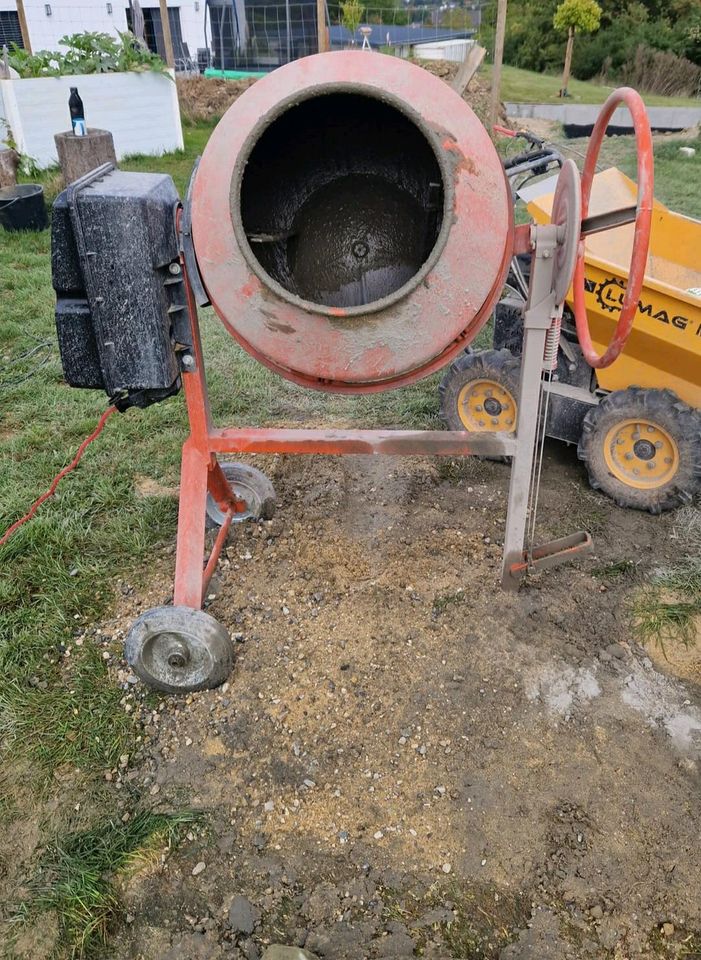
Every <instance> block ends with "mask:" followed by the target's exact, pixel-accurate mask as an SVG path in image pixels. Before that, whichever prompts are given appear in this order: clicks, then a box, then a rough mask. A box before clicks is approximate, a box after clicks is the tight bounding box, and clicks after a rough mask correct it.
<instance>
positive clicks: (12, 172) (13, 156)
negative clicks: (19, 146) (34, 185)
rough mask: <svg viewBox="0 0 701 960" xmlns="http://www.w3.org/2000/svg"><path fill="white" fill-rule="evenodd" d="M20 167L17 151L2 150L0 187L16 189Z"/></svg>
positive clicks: (0, 157)
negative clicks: (18, 168)
mask: <svg viewBox="0 0 701 960" xmlns="http://www.w3.org/2000/svg"><path fill="white" fill-rule="evenodd" d="M18 166H19V154H18V153H17V152H16V151H15V150H12V149H9V150H0V187H14V185H15V184H16V183H17V167H18Z"/></svg>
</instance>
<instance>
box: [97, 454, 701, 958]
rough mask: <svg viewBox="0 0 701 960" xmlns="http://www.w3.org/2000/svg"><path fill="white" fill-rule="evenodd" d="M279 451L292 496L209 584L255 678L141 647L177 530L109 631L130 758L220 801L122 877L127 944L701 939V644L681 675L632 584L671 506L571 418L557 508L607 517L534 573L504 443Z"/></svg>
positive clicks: (631, 945) (237, 542) (621, 944)
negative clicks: (508, 499) (174, 663)
mask: <svg viewBox="0 0 701 960" xmlns="http://www.w3.org/2000/svg"><path fill="white" fill-rule="evenodd" d="M259 465H261V464H260V461H259ZM264 465H265V466H266V469H267V471H268V472H269V474H270V476H271V477H272V479H273V481H274V483H275V486H276V490H277V495H278V503H279V506H278V512H277V514H276V517H275V518H274V519H273V520H272V521H268V522H265V523H262V524H255V523H253V524H249V525H241V526H239V527H237V528H236V529H235V531H234V533H233V534H232V536H231V540H230V544H229V546H228V549H227V553H226V558H225V559H224V560H223V562H222V564H221V567H220V571H219V573H218V574H217V581H216V583H215V584H214V586H213V588H212V593H211V594H210V599H209V601H208V610H209V612H210V613H211V614H213V615H214V616H216V617H217V618H219V619H220V620H221V621H222V622H223V623H225V624H226V626H227V627H228V628H229V630H230V631H231V633H232V635H233V636H234V638H235V640H236V645H237V661H236V667H235V670H234V673H233V674H232V676H231V678H230V680H229V682H228V683H227V684H226V685H224V686H223V687H222V688H221V689H219V690H216V691H212V692H205V693H200V694H195V695H193V696H189V697H187V698H183V699H179V700H178V699H174V698H164V699H162V700H160V701H158V700H155V699H154V698H153V696H152V695H151V696H148V697H146V695H145V691H144V689H143V688H142V686H141V685H140V684H136V683H135V682H134V680H135V678H134V677H133V676H130V675H129V674H128V671H127V670H126V669H125V666H124V663H123V661H119V659H118V658H119V655H120V649H121V641H122V638H123V634H124V631H125V630H127V629H128V627H129V625H130V623H131V621H132V619H133V618H134V617H135V616H136V615H137V614H138V613H139V612H140V611H142V610H144V609H147V608H149V607H151V606H154V605H157V604H160V603H163V602H167V601H168V600H169V598H170V596H171V580H170V576H171V573H172V553H170V552H169V553H168V554H167V555H166V556H165V557H164V558H162V561H161V562H160V564H159V565H160V569H157V568H156V569H154V567H153V565H152V567H151V570H150V572H149V574H148V577H147V579H146V581H145V583H139V582H130V583H128V584H127V583H122V585H121V587H122V589H121V593H122V594H123V595H124V600H123V603H122V604H120V609H119V610H118V611H117V616H116V617H115V619H114V620H111V621H109V622H108V623H106V624H103V625H102V626H101V628H100V629H101V631H102V632H101V633H99V634H97V635H96V636H95V642H98V643H100V644H101V645H103V646H105V647H106V648H107V649H108V650H112V651H113V655H114V657H115V679H116V680H117V681H118V682H121V683H122V684H123V686H124V688H125V691H126V692H125V701H124V702H125V708H126V709H129V710H135V711H140V713H141V717H142V720H143V723H144V731H143V734H144V740H143V752H142V755H141V756H135V757H133V758H130V759H129V760H128V761H127V762H125V764H124V766H123V768H122V769H120V770H115V771H111V772H108V776H109V778H110V779H112V778H113V777H114V779H115V781H116V786H117V788H123V789H135V788H138V789H143V790H144V792H145V793H146V794H147V795H148V796H150V797H152V798H153V802H154V803H156V804H158V805H160V807H161V808H163V809H173V808H176V807H178V806H182V805H183V803H186V804H190V805H192V806H194V807H196V808H198V809H200V810H201V811H202V812H203V814H204V819H203V821H202V826H201V827H200V828H198V829H193V830H192V831H191V832H190V834H189V835H188V840H187V842H186V843H185V844H184V845H183V846H181V847H180V848H179V849H178V850H176V851H174V852H173V853H172V854H171V855H170V856H168V857H167V858H163V860H162V861H160V862H159V865H156V866H151V867H150V868H148V869H146V870H143V871H141V872H138V873H136V874H135V875H134V876H133V878H132V879H131V880H130V881H128V882H127V883H125V885H124V889H123V891H122V895H123V898H124V909H125V911H126V912H127V913H126V920H127V922H126V923H125V924H124V925H123V926H122V928H121V930H120V932H119V935H118V938H117V942H118V946H117V952H116V955H117V956H118V957H119V958H121V960H127V958H129V960H136V958H143V960H176V958H181V960H185V958H187V960H189V958H199V957H202V958H208V960H209V958H212V960H214V958H223V957H233V958H248V960H250V958H257V957H259V956H260V954H261V952H262V950H263V949H264V947H265V945H266V944H268V943H284V944H298V945H300V946H302V945H303V946H305V948H306V949H307V950H308V951H310V953H311V955H312V956H315V957H321V958H324V960H327V958H328V960H343V958H348V960H351V958H352V960H360V958H364V957H368V958H376V957H390V956H392V957H411V956H425V957H431V958H434V960H435V958H446V960H447V958H451V957H452V958H457V957H459V958H477V957H484V958H500V960H545V958H556V960H565V958H568V960H579V958H588V957H591V958H616V960H624V958H629V957H639V956H642V957H678V958H682V957H686V958H692V957H700V956H701V937H700V936H699V933H698V931H701V862H700V860H699V831H700V826H701V811H700V809H699V803H698V790H699V781H700V778H699V767H698V761H699V756H700V754H701V709H700V707H701V689H700V687H699V681H700V680H701V663H700V662H699V658H698V657H697V658H696V660H694V659H693V657H690V656H689V655H688V654H687V655H685V657H684V658H683V670H682V671H680V672H682V673H683V674H684V676H685V680H684V683H682V682H681V681H680V680H679V679H678V678H676V677H675V676H674V668H673V664H672V663H670V662H668V661H666V660H665V659H664V657H662V656H659V655H657V656H656V657H655V661H653V660H652V659H651V658H650V657H649V656H648V653H647V652H646V651H645V650H643V649H641V648H640V647H639V646H637V645H636V644H635V643H634V642H633V641H632V638H631V633H630V628H629V625H628V618H627V613H626V604H627V600H628V597H629V596H630V592H631V590H632V589H633V588H634V586H635V583H636V582H639V581H644V578H645V575H646V571H649V570H650V569H652V568H653V567H654V566H656V565H660V564H663V563H664V562H665V561H667V560H669V559H670V558H671V557H672V556H673V555H674V552H675V550H676V549H677V547H676V546H675V541H674V539H672V538H670V532H671V531H672V529H673V524H674V520H673V517H670V516H669V515H668V516H663V517H651V516H648V515H645V514H640V513H635V512H633V511H626V510H621V509H618V508H616V507H614V506H613V505H612V504H611V503H610V502H609V501H607V500H605V499H603V498H601V497H599V496H598V495H596V494H594V493H593V492H592V491H590V490H589V488H588V487H587V486H586V484H585V481H584V479H583V475H582V471H581V468H580V466H579V464H578V463H577V460H576V457H575V454H574V452H573V451H572V450H570V449H567V448H566V447H564V446H563V445H558V444H552V445H551V446H549V447H548V448H547V458H546V463H545V468H544V474H545V480H544V490H543V492H542V494H541V508H540V518H541V520H540V535H541V536H542V537H543V538H546V537H548V536H550V535H557V534H563V533H565V532H571V531H572V530H573V529H575V528H577V527H578V526H588V527H589V528H591V529H592V531H593V533H594V534H595V537H596V554H595V556H593V557H591V558H589V559H587V560H585V561H582V562H580V563H579V564H578V565H576V566H571V567H567V568H561V569H558V570H555V571H550V572H548V573H546V574H541V575H539V576H538V577H536V578H535V579H533V580H531V581H530V582H529V583H528V584H527V585H526V586H525V587H523V588H522V589H521V590H520V592H518V593H516V594H507V593H503V592H501V591H500V590H499V588H498V577H499V569H500V559H501V548H500V542H501V538H502V533H503V527H504V496H505V493H506V488H507V483H508V467H507V466H505V465H503V464H495V463H487V462H481V461H467V462H465V463H464V464H457V463H455V462H447V463H446V462H442V463H441V462H439V461H435V460H434V461H432V460H420V459H397V460H393V459H384V458H377V459H372V458H363V457H348V458H331V459H323V458H310V459H304V458H294V457H289V458H282V457H276V458H273V457H271V458H265V460H264ZM626 560H630V561H632V562H633V565H634V569H635V572H634V573H633V575H632V576H631V574H630V572H626V573H623V574H622V575H620V576H619V575H618V573H617V572H620V570H621V569H626V570H627V571H629V570H630V565H628V566H626V565H625V564H622V563H621V561H626ZM154 577H157V586H156V587H155V588H154V587H153V586H151V587H150V588H149V587H148V585H147V584H148V583H151V584H153V583H154ZM236 897H238V898H239V899H238V900H234V898H236ZM241 898H245V899H241Z"/></svg>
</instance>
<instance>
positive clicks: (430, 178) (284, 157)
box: [192, 51, 513, 393]
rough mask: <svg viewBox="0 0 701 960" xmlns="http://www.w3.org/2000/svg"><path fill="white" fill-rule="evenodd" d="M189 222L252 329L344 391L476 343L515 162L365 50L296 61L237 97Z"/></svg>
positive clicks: (448, 98)
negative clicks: (506, 169) (506, 168)
mask: <svg viewBox="0 0 701 960" xmlns="http://www.w3.org/2000/svg"><path fill="white" fill-rule="evenodd" d="M192 231H193V242H194V248H195V253H196V256H197V262H198V266H199V270H200V274H201V277H202V281H203V284H204V286H205V289H206V291H207V293H208V295H209V297H210V299H211V301H212V304H213V306H214V308H215V309H216V311H217V313H218V314H219V316H220V317H221V319H222V320H223V322H224V323H225V324H226V326H227V327H228V328H229V330H230V332H231V333H232V334H233V336H234V337H235V338H236V339H237V340H238V341H239V343H241V345H242V346H243V347H245V349H246V350H248V351H249V352H250V353H251V354H252V355H253V356H255V357H256V358H257V359H258V360H260V361H261V362H262V363H264V364H265V365H266V366H268V367H270V368H271V369H273V370H275V371H277V372H278V373H280V374H282V375H283V376H285V377H287V378H288V379H291V380H294V381H296V382H297V383H302V384H305V385H307V386H310V387H315V388H317V389H322V390H330V391H336V392H347V393H363V392H368V391H373V390H382V389H387V388H390V387H394V386H400V385H403V384H406V383H411V382H413V381H414V380H417V379H419V378H420V377H422V376H425V375H427V374H428V373H431V372H433V371H434V370H437V369H439V368H440V367H442V366H443V365H444V364H445V363H447V362H448V360H450V358H451V357H452V356H454V355H455V354H456V353H458V352H459V351H460V350H462V349H463V348H464V347H465V346H467V344H468V343H469V342H470V340H472V339H473V337H474V336H475V335H476V334H477V333H478V332H479V330H480V328H481V327H482V326H483V324H484V323H485V322H486V320H487V319H488V317H489V315H490V313H491V310H492V307H493V305H494V302H495V301H496V299H497V298H498V296H499V294H500V292H501V288H502V285H503V281H504V278H505V275H506V272H507V270H508V264H509V259H510V256H511V251H512V245H513V220H512V205H511V197H510V193H509V189H508V186H507V183H506V179H505V177H504V173H503V169H502V165H501V162H500V160H499V157H498V155H497V153H496V150H495V149H494V146H493V144H492V142H491V140H490V138H489V136H488V134H487V132H486V130H485V129H484V127H483V126H482V124H481V123H480V121H479V120H478V119H477V117H476V116H475V114H474V113H473V112H472V110H471V109H470V107H469V106H468V105H467V104H466V103H465V101H463V100H462V98H460V97H459V96H458V95H457V94H456V93H455V92H454V91H453V90H452V89H451V88H450V87H449V86H448V85H447V84H446V83H445V82H444V81H442V80H440V79H439V78H438V77H435V76H433V75H432V74H430V73H428V72H427V71H425V70H423V69H421V68H419V67H416V66H413V65H412V64H409V63H407V62H406V61H403V60H401V59H399V58H396V57H388V56H383V55H382V54H377V53H371V52H362V53H361V52H359V51H348V52H344V53H332V54H320V55H318V56H313V57H308V58H306V59H303V60H298V61H295V62H293V63H291V64H289V65H287V66H285V67H282V68H280V69H278V70H275V71H274V72H273V73H271V74H270V75H269V76H267V77H265V78H264V79H262V80H259V81H257V82H256V83H255V84H254V85H253V86H252V87H250V88H249V90H248V91H246V93H244V94H243V95H242V96H241V97H240V98H239V99H238V100H237V101H236V102H235V103H234V104H233V106H232V107H231V108H230V109H229V110H228V112H227V113H226V114H225V116H224V118H223V119H222V120H221V122H220V123H219V125H218V126H217V128H216V130H215V131H214V133H213V135H212V137H211V138H210V141H209V143H208V145H207V148H206V150H205V152H204V155H203V157H202V160H201V163H200V165H199V168H198V171H197V175H196V179H195V183H194V188H193V195H192Z"/></svg>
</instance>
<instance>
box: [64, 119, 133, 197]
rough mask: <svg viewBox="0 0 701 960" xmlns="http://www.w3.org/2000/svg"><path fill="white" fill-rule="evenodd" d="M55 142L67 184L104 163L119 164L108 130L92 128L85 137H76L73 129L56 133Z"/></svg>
mask: <svg viewBox="0 0 701 960" xmlns="http://www.w3.org/2000/svg"><path fill="white" fill-rule="evenodd" d="M54 143H55V144H56V152H57V153H58V162H59V164H60V166H61V173H62V174H63V182H64V184H65V185H66V186H68V184H69V183H73V182H74V181H75V180H79V179H80V177H83V176H85V174H86V173H90V171H91V170H94V169H95V167H100V166H102V164H103V163H111V164H112V165H113V166H115V167H116V166H117V156H116V154H115V152H114V141H113V140H112V134H111V133H110V132H109V131H108V130H96V129H95V128H91V129H90V130H88V132H87V134H86V135H85V136H84V137H76V136H75V135H74V134H73V131H72V130H68V131H66V133H55V134H54Z"/></svg>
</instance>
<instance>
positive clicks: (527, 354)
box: [501, 329, 547, 590]
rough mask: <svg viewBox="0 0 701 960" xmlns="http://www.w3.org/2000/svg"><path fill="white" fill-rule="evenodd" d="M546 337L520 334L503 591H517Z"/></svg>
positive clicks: (535, 333)
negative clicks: (516, 567)
mask: <svg viewBox="0 0 701 960" xmlns="http://www.w3.org/2000/svg"><path fill="white" fill-rule="evenodd" d="M546 334H547V331H546V330H543V329H536V330H529V329H526V330H525V333H524V340H523V354H522V359H521V384H520V387H519V397H518V424H517V428H516V429H517V443H516V454H515V456H514V457H513V460H512V462H511V480H510V483H509V502H508V507H507V510H506V533H505V535H504V559H503V564H502V572H501V585H502V587H504V589H507V590H508V589H516V588H517V587H518V584H519V577H515V576H513V575H512V573H511V567H512V565H513V564H515V563H521V562H522V560H523V551H524V538H525V535H526V523H527V522H528V497H529V492H530V489H531V474H532V471H533V463H534V460H535V456H536V449H535V445H536V433H537V430H538V413H539V408H540V403H539V401H540V391H541V374H542V370H543V352H544V350H545V337H546Z"/></svg>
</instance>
